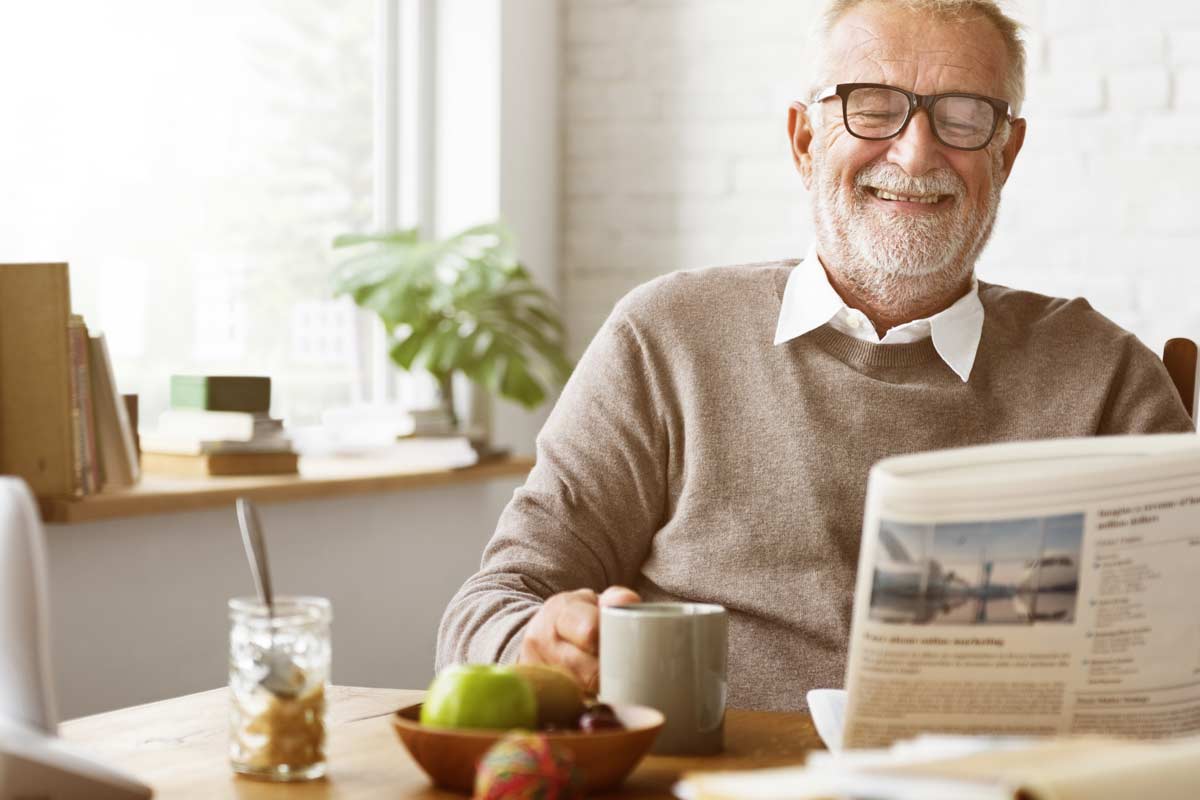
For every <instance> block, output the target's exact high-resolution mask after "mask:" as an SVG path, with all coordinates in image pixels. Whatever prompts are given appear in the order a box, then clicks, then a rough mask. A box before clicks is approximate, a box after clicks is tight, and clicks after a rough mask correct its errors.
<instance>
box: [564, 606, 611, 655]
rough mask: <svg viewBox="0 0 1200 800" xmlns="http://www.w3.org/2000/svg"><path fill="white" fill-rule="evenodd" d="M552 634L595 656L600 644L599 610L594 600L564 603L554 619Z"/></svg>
mask: <svg viewBox="0 0 1200 800" xmlns="http://www.w3.org/2000/svg"><path fill="white" fill-rule="evenodd" d="M593 597H594V595H593ZM554 632H555V633H556V634H557V635H558V638H559V639H562V640H563V641H566V642H569V643H571V644H573V645H574V646H575V647H577V648H579V649H580V650H582V651H584V652H585V653H590V654H592V655H595V654H596V648H597V646H598V645H599V642H600V609H599V608H598V607H597V606H596V603H595V600H592V601H591V602H587V601H580V600H575V601H573V602H569V603H564V604H563V606H562V609H561V610H560V611H559V613H558V615H557V616H556V617H555V619H554Z"/></svg>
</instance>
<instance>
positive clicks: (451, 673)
mask: <svg viewBox="0 0 1200 800" xmlns="http://www.w3.org/2000/svg"><path fill="white" fill-rule="evenodd" d="M537 722H538V705H537V696H536V695H535V694H534V692H533V686H532V685H531V684H530V682H529V681H528V680H527V679H525V678H524V677H522V676H521V675H519V674H517V673H516V672H514V671H513V670H512V668H510V667H504V666H496V665H494V664H461V665H458V666H455V667H450V668H449V669H446V670H444V671H443V672H442V673H441V674H440V675H438V676H437V677H436V678H434V679H433V683H431V684H430V685H429V692H428V693H427V694H426V695H425V703H424V704H423V705H422V706H421V724H422V725H431V726H434V727H438V728H493V729H497V730H509V729H511V728H525V729H527V730H534V729H535V728H537Z"/></svg>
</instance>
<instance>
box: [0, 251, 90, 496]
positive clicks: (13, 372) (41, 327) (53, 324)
mask: <svg viewBox="0 0 1200 800" xmlns="http://www.w3.org/2000/svg"><path fill="white" fill-rule="evenodd" d="M70 309H71V294H70V285H69V280H68V274H67V265H66V264H62V263H58V264H0V473H2V474H7V475H17V476H19V477H21V478H23V479H24V480H25V481H26V482H27V483H28V484H29V486H30V487H31V488H32V489H33V492H34V494H35V495H37V496H38V497H49V496H60V497H61V496H70V495H73V494H74V493H75V486H76V480H75V466H74V465H75V456H74V453H75V437H74V435H73V432H72V427H71V407H72V406H71V348H70V344H69V343H68V333H67V321H68V317H69V314H70Z"/></svg>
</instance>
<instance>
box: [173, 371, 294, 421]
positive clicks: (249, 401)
mask: <svg viewBox="0 0 1200 800" xmlns="http://www.w3.org/2000/svg"><path fill="white" fill-rule="evenodd" d="M171 408H193V409H198V410H200V411H244V412H247V413H251V414H255V413H258V414H267V413H268V412H270V410H271V379H270V378H267V377H260V376H248V375H172V376H171Z"/></svg>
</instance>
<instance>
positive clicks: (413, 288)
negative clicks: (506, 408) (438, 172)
mask: <svg viewBox="0 0 1200 800" xmlns="http://www.w3.org/2000/svg"><path fill="white" fill-rule="evenodd" d="M333 246H334V247H335V248H338V249H345V250H347V251H352V254H350V255H349V256H348V257H347V258H346V260H345V261H343V262H342V263H341V264H339V266H338V268H337V271H336V272H335V276H334V283H335V292H336V293H337V294H338V295H349V296H350V297H352V298H354V302H355V303H357V304H358V305H360V306H362V307H363V308H366V309H370V310H371V311H374V312H375V313H376V314H378V315H379V318H380V319H381V320H382V321H383V326H384V328H385V329H386V331H387V334H388V337H389V348H390V354H391V358H392V361H394V362H395V363H396V365H397V366H399V367H400V368H401V369H404V370H417V369H424V370H427V371H428V372H430V373H431V374H432V375H433V376H434V377H435V378H436V379H437V381H438V383H439V385H440V386H441V387H442V396H443V399H444V400H445V402H446V404H447V406H448V409H447V410H448V411H450V413H451V415H453V405H454V404H453V402H452V401H451V399H450V398H451V396H452V394H451V386H452V384H451V380H452V377H453V375H454V373H455V372H461V373H463V374H464V375H466V376H467V377H468V378H470V379H471V380H472V381H473V382H474V383H476V384H478V385H479V386H482V387H483V388H484V389H486V390H487V391H488V392H490V393H492V394H493V395H496V396H499V397H503V398H506V399H509V400H513V401H515V402H517V403H520V404H521V405H523V406H525V407H526V408H530V409H532V408H536V407H537V406H539V405H541V404H542V403H543V402H544V401H545V400H546V397H547V394H548V393H549V391H550V389H551V387H559V386H562V384H563V383H565V382H566V380H567V377H568V376H569V375H570V374H571V362H570V360H569V359H568V358H567V356H566V353H565V351H564V346H563V325H562V320H561V319H560V318H559V315H558V312H557V310H556V309H555V305H554V302H553V300H552V299H551V298H550V296H549V295H548V294H546V292H545V291H543V290H542V289H541V288H540V287H538V285H537V284H535V283H534V281H533V279H532V278H531V277H530V275H529V272H528V271H527V270H526V269H525V267H524V266H522V265H521V263H520V261H518V260H517V257H516V255H515V254H514V251H513V246H512V237H511V236H510V234H509V233H508V231H507V230H506V229H505V228H504V226H502V225H500V224H492V225H480V226H478V227H474V228H469V229H468V230H465V231H462V232H461V233H458V234H455V235H454V236H450V237H449V238H446V239H442V240H435V241H431V240H427V239H422V238H421V237H420V236H419V235H418V233H417V231H416V230H398V231H392V232H387V233H379V234H346V235H343V236H339V237H337V238H336V239H335V240H334V242H333Z"/></svg>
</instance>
